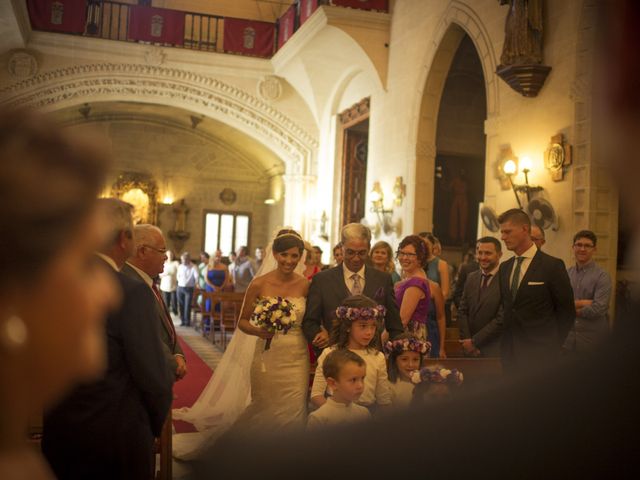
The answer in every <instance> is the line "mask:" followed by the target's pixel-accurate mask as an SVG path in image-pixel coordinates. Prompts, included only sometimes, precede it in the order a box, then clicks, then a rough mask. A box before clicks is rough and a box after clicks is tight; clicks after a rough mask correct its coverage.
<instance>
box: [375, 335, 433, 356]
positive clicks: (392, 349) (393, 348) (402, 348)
mask: <svg viewBox="0 0 640 480" xmlns="http://www.w3.org/2000/svg"><path fill="white" fill-rule="evenodd" d="M384 349H385V351H386V352H387V354H389V355H390V354H392V353H395V354H398V355H399V354H401V353H402V352H416V353H419V354H420V355H426V354H427V353H429V351H430V350H431V343H429V342H427V341H424V340H420V339H418V338H414V337H412V338H401V339H398V340H393V341H388V342H387V343H386V344H385V346H384Z"/></svg>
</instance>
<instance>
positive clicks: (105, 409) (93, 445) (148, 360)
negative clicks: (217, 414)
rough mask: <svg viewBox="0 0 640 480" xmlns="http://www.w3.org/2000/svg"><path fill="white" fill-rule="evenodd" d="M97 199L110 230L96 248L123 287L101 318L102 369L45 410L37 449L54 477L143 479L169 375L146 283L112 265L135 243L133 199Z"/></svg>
mask: <svg viewBox="0 0 640 480" xmlns="http://www.w3.org/2000/svg"><path fill="white" fill-rule="evenodd" d="M100 205H101V207H102V208H103V209H104V212H105V213H106V217H107V218H108V220H107V222H108V224H109V226H110V227H111V232H112V235H111V236H110V239H111V241H110V243H109V245H107V246H106V247H105V248H104V249H103V250H102V251H101V253H99V254H98V255H99V256H100V258H101V259H102V262H103V263H104V265H105V267H108V268H109V269H111V272H112V273H111V275H112V276H113V278H114V279H115V280H116V281H117V282H118V284H119V285H120V288H121V289H122V292H123V303H122V305H121V307H120V308H119V309H118V310H117V311H116V312H114V313H113V314H111V315H110V316H109V317H108V318H107V325H106V339H105V341H106V344H107V351H108V366H107V371H106V373H105V374H104V376H103V377H102V378H101V379H100V380H98V381H96V382H94V383H86V384H83V385H81V386H79V387H78V388H76V389H75V390H74V391H73V392H71V393H70V394H69V395H68V396H67V397H66V398H65V399H64V400H63V401H62V402H61V403H60V404H59V405H58V406H57V407H55V408H53V409H52V410H50V411H49V412H46V413H45V417H44V428H43V439H42V451H43V452H44V454H45V456H46V457H47V459H48V460H49V463H50V464H51V467H52V468H53V470H54V472H55V474H56V476H57V477H58V478H59V479H61V480H64V479H79V478H91V479H105V480H106V479H114V478H119V479H148V478H151V477H152V474H153V469H154V466H155V458H154V457H153V455H152V451H153V438H154V437H157V436H160V431H161V428H162V424H163V422H164V420H165V417H166V415H167V413H168V411H169V406H170V404H171V400H172V394H171V387H172V385H173V379H174V376H173V372H171V371H170V370H169V366H168V364H167V361H166V356H165V353H164V351H163V347H164V344H163V343H162V340H161V339H160V325H159V324H158V318H157V316H156V315H155V305H156V303H155V302H156V300H155V298H154V296H153V293H152V292H151V289H150V288H149V287H148V286H147V285H145V284H144V283H142V282H140V281H137V280H133V279H131V278H129V277H128V276H126V275H124V274H122V273H120V272H119V269H120V268H122V266H123V265H124V262H125V260H126V259H127V258H129V257H130V256H131V254H132V253H133V249H134V241H133V225H132V220H131V210H132V207H131V205H129V204H127V203H125V202H122V201H120V200H116V199H112V198H109V199H101V200H100Z"/></svg>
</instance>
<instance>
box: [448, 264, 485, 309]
mask: <svg viewBox="0 0 640 480" xmlns="http://www.w3.org/2000/svg"><path fill="white" fill-rule="evenodd" d="M469 255H470V253H469V254H467V261H466V262H465V263H463V264H462V265H460V268H458V274H457V275H456V280H455V282H454V288H453V294H452V295H451V300H452V301H453V304H454V305H455V306H456V308H460V299H461V298H462V292H464V284H465V283H466V281H467V277H468V276H469V274H470V273H471V272H475V271H476V270H478V269H479V268H480V265H479V264H478V262H477V261H476V259H475V253H474V254H473V255H474V258H471V259H469V258H468V256H469Z"/></svg>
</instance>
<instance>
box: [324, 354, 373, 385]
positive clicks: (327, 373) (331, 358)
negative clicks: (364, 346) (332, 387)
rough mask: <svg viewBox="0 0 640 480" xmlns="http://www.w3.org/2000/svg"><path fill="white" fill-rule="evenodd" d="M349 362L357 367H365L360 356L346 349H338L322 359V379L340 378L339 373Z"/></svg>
mask: <svg viewBox="0 0 640 480" xmlns="http://www.w3.org/2000/svg"><path fill="white" fill-rule="evenodd" d="M349 362H353V363H355V364H356V365H358V366H359V367H363V366H365V363H364V360H363V359H362V357H361V356H360V355H358V354H357V353H354V352H352V351H351V350H348V349H346V348H338V349H336V350H334V351H333V352H331V353H330V354H329V355H327V358H325V359H324V363H323V364H322V375H324V378H333V379H334V380H337V379H338V377H339V376H340V371H341V370H342V368H343V367H344V366H345V365H346V364H347V363H349Z"/></svg>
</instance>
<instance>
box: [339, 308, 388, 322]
mask: <svg viewBox="0 0 640 480" xmlns="http://www.w3.org/2000/svg"><path fill="white" fill-rule="evenodd" d="M386 313H387V309H386V308H385V307H384V305H376V306H375V307H360V308H358V307H338V308H336V317H337V318H339V319H340V320H345V319H348V320H352V321H355V320H360V319H362V320H368V319H370V318H373V319H376V320H382V319H383V318H384V316H385V314H386Z"/></svg>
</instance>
